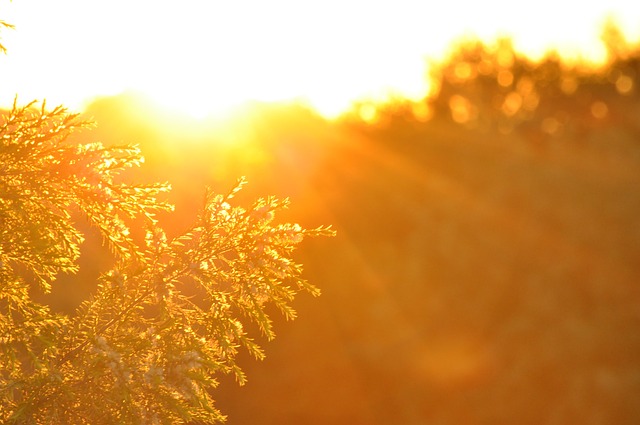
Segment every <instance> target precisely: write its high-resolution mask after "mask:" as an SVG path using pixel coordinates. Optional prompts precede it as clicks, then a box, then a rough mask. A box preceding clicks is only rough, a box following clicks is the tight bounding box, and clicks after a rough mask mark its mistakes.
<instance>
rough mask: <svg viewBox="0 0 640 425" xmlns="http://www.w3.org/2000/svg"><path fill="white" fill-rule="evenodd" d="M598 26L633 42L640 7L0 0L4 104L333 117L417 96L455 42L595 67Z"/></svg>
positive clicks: (543, 2)
mask: <svg viewBox="0 0 640 425" xmlns="http://www.w3.org/2000/svg"><path fill="white" fill-rule="evenodd" d="M607 16H613V17H614V18H615V19H616V20H617V22H618V23H619V24H620V26H621V27H622V29H623V30H624V31H625V33H626V34H627V37H628V38H629V39H630V40H632V41H636V40H638V38H640V2H639V1H636V2H633V1H615V0H613V1H612V0H609V1H600V2H596V1H588V0H585V1H582V2H577V1H576V2H574V1H558V0H537V1H526V2H520V1H515V0H511V1H499V0H485V1H482V2H479V1H454V0H449V1H438V2H432V1H417V0H380V1H376V0H368V1H360V0H319V1H316V0H313V1H311V0H308V1H307V0H273V1H267V0H253V1H250V0H225V1H219V0H199V1H197V0H181V1H176V0H172V1H163V0H153V1H151V0H109V1H107V0H101V1H98V0H14V1H12V2H10V1H8V0H0V19H2V20H5V21H7V22H10V23H12V24H15V26H16V30H15V31H8V30H4V31H3V32H2V33H1V35H2V41H3V43H4V44H5V46H6V47H7V48H8V49H9V52H8V54H7V55H6V56H3V57H0V81H2V84H0V105H8V104H11V103H12V101H13V98H14V96H15V95H16V94H18V95H19V99H21V100H22V101H25V102H26V101H28V100H31V99H42V98H47V101H48V103H49V104H57V103H64V104H66V105H68V106H70V107H72V108H81V107H82V105H83V104H86V102H88V101H89V100H90V99H91V98H94V97H96V96H100V95H112V94H117V93H120V92H123V91H126V90H133V91H137V92H142V93H144V94H146V95H148V96H150V97H151V98H153V99H155V100H157V101H158V102H159V103H161V104H164V105H167V106H169V107H172V108H175V109H177V110H182V111H185V112H190V113H193V114H204V113H208V112H216V111H222V110H224V109H225V108H229V107H232V106H234V105H238V104H240V103H242V102H244V101H246V100H261V101H272V100H287V99H299V100H303V101H304V100H306V101H308V102H309V103H310V104H311V105H313V106H315V107H316V108H317V109H318V110H320V111H321V112H323V113H325V114H332V113H336V112H339V111H341V110H343V109H345V108H347V107H348V106H349V104H350V102H352V101H354V100H357V99H362V98H373V99H382V98H384V97H385V96H386V95H388V94H389V93H394V94H399V95H403V96H407V97H410V98H416V99H418V98H420V97H422V96H424V95H425V93H426V91H427V89H428V87H427V84H428V83H427V82H426V80H425V73H426V59H425V58H427V57H432V58H433V57H435V58H437V57H441V56H442V55H443V54H444V53H445V52H446V49H447V47H448V46H449V45H450V43H451V42H452V41H453V40H455V39H458V38H460V37H461V36H464V35H477V36H479V37H481V38H483V39H485V40H492V39H495V38H496V37H498V36H501V35H510V36H512V37H513V39H514V42H515V45H516V47H517V48H519V49H521V50H523V51H525V52H527V53H529V54H531V55H534V56H540V55H541V54H542V52H543V51H545V50H546V49H549V48H556V49H558V50H560V52H561V53H564V54H567V55H572V56H574V57H575V56H583V57H587V58H590V59H592V60H597V59H598V58H602V55H603V50H602V46H601V45H600V44H599V31H600V28H601V26H602V24H603V23H604V21H605V19H606V18H607Z"/></svg>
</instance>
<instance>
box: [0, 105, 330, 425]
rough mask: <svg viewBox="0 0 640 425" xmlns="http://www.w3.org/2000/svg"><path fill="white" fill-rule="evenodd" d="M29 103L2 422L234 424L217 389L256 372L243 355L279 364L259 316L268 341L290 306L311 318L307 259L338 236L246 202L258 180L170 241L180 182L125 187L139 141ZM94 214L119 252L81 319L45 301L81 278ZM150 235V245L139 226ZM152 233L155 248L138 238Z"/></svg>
mask: <svg viewBox="0 0 640 425" xmlns="http://www.w3.org/2000/svg"><path fill="white" fill-rule="evenodd" d="M36 106H37V105H36V104H33V103H32V104H28V105H26V106H24V107H19V106H17V105H16V104H14V107H13V109H12V110H11V111H10V112H9V113H7V114H6V115H5V116H4V117H3V118H2V121H1V122H0V423H8V424H50V423H55V424H115V423H122V424H126V423H132V424H133V423H141V424H176V423H186V422H191V423H214V422H219V421H223V420H224V416H223V415H222V414H221V413H220V412H219V411H218V410H217V409H216V408H215V406H214V401H213V400H212V397H211V393H210V390H211V388H213V387H215V386H216V385H217V382H216V376H217V375H218V374H220V373H232V374H235V376H236V377H237V380H238V381H239V382H240V383H243V382H244V380H245V377H244V375H243V373H242V371H241V369H240V368H239V367H238V365H237V364H236V360H235V359H236V355H237V353H238V351H239V349H241V348H242V347H244V348H246V349H247V350H249V352H250V353H252V354H253V355H254V356H255V357H257V358H262V357H263V356H264V354H263V352H262V351H261V349H260V347H259V346H258V345H257V344H256V342H255V341H254V340H253V339H252V338H251V337H250V336H249V335H248V334H247V331H246V330H245V327H243V322H244V323H245V324H246V323H247V322H249V321H250V322H253V323H254V324H256V325H257V327H258V328H259V329H260V331H261V332H262V334H263V335H265V336H266V337H267V338H268V339H271V338H273V336H274V333H273V329H272V323H271V321H270V318H269V316H268V315H267V313H266V311H265V308H266V306H267V305H269V304H272V305H275V306H276V307H277V308H278V309H279V310H280V311H281V312H282V313H283V314H284V316H285V317H287V318H293V317H295V312H294V310H293V309H292V308H291V305H290V303H291V301H292V300H293V298H294V296H295V295H296V294H297V293H298V292H300V291H308V292H311V293H312V294H314V295H316V294H318V290H317V288H316V287H314V286H313V285H311V284H309V283H308V282H306V281H305V280H304V279H303V278H302V276H301V272H302V268H301V265H299V264H297V263H296V262H294V261H293V260H292V258H291V254H292V252H293V250H294V249H295V248H296V246H297V245H298V244H299V243H300V242H301V241H302V240H303V238H304V237H306V236H318V235H330V234H332V233H333V232H332V231H331V230H330V229H329V228H328V227H319V228H317V229H313V230H306V229H302V228H301V227H300V226H299V225H297V224H276V223H275V222H274V214H275V213H276V212H277V211H278V210H281V209H282V208H286V207H287V205H288V201H287V200H286V199H285V200H280V199H276V198H272V197H269V198H266V199H259V200H257V201H256V202H255V203H254V204H253V205H251V206H250V207H248V208H241V207H239V206H232V202H233V201H234V199H233V198H234V195H235V194H236V193H237V192H238V191H239V190H240V189H241V187H242V185H243V184H244V181H243V180H240V182H239V183H238V185H237V186H236V187H235V188H234V189H233V190H231V191H229V192H228V193H226V194H216V193H214V192H212V191H209V192H208V193H207V194H206V202H204V205H203V207H202V210H201V211H200V215H199V218H198V220H197V222H196V223H194V225H193V226H192V227H191V228H190V229H189V230H188V231H187V232H186V233H184V234H183V235H181V236H179V237H176V238H173V239H169V238H168V237H167V236H166V234H165V232H164V231H163V230H162V228H161V226H160V225H159V223H158V220H157V219H156V213H158V212H159V211H171V209H172V207H171V205H170V204H169V203H167V202H166V201H163V200H161V198H162V197H164V196H166V192H168V191H169V189H170V187H169V185H167V184H151V185H139V184H128V183H125V182H124V180H125V179H124V177H125V176H124V175H123V174H122V173H123V171H125V170H126V169H127V168H130V167H133V166H139V165H140V164H141V163H142V162H143V157H142V156H141V153H140V151H139V149H138V148H137V147H135V146H121V147H105V146H103V145H101V144H100V143H90V144H74V143H72V142H71V141H70V139H69V136H70V135H71V134H73V133H74V132H75V131H76V130H77V129H79V128H82V127H86V126H87V123H86V122H82V121H81V120H80V119H79V117H78V116H77V115H76V114H72V113H69V112H68V111H66V110H65V109H64V108H62V107H56V108H53V109H51V110H47V108H46V106H45V105H44V104H42V105H41V107H37V108H36ZM78 216H84V217H85V218H86V220H88V221H89V222H90V223H91V224H92V225H93V226H94V227H95V228H97V229H98V230H99V232H100V234H101V235H102V238H103V240H104V243H105V244H107V245H108V246H109V247H110V249H111V251H112V253H113V255H114V258H115V265H114V267H113V268H112V269H111V270H109V271H107V272H106V273H104V274H103V275H102V276H101V277H100V279H99V283H98V287H97V290H96V292H95V293H94V294H93V296H92V297H91V299H89V300H86V301H85V302H84V303H83V304H82V305H81V306H80V307H79V309H78V310H77V311H76V313H75V314H73V315H65V314H61V313H55V312H53V311H52V310H51V309H50V308H49V307H48V306H46V305H43V304H41V303H39V302H36V301H35V300H34V298H33V291H44V292H48V291H50V289H51V285H52V284H55V283H54V280H55V278H56V276H57V275H58V274H60V273H73V272H75V271H77V270H78V265H77V261H76V260H77V258H78V256H79V253H80V247H81V243H82V241H83V235H82V234H81V232H80V231H78V229H77V228H76V225H75V223H74V220H75V219H77V217H78ZM133 225H135V226H136V228H138V227H143V228H144V229H146V237H144V238H143V237H140V238H136V237H134V236H132V234H131V232H130V229H131V228H132V226H133ZM138 239H140V240H138Z"/></svg>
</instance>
